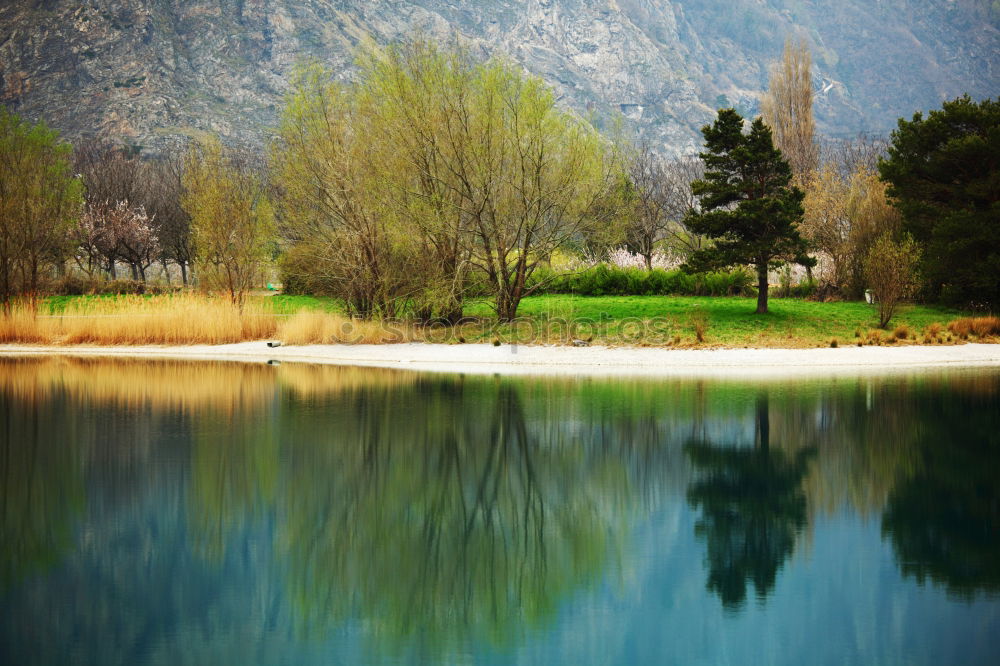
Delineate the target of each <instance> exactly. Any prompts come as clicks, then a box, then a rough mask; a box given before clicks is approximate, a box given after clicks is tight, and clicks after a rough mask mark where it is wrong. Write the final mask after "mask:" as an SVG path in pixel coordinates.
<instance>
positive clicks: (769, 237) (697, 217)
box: [684, 109, 815, 314]
mask: <svg viewBox="0 0 1000 666" xmlns="http://www.w3.org/2000/svg"><path fill="white" fill-rule="evenodd" d="M701 132H702V134H703V135H704V136H705V152H704V153H700V155H699V156H700V157H701V159H702V161H704V163H705V176H704V178H703V179H701V180H697V181H695V182H694V183H692V185H691V189H692V192H694V194H695V195H697V196H698V197H699V201H700V207H701V210H699V211H695V210H692V211H690V212H689V213H688V215H687V216H686V217H685V219H684V224H685V225H686V226H687V228H688V229H690V230H691V231H692V232H693V233H697V234H704V235H706V236H708V237H710V238H712V239H713V240H714V241H715V242H714V245H713V246H712V247H710V248H706V249H703V250H699V251H697V252H695V253H694V254H693V255H692V256H691V259H690V261H689V263H688V268H689V269H694V270H709V269H713V268H723V267H726V266H733V265H740V264H751V265H753V266H755V267H756V269H757V288H758V294H757V313H758V314H764V313H766V312H767V286H768V283H767V271H768V269H769V268H776V267H778V266H780V265H781V264H783V263H786V262H788V261H794V262H796V263H799V264H802V265H804V266H812V265H814V264H815V260H814V259H811V258H809V257H807V256H806V250H807V249H808V244H807V243H806V240H805V239H804V238H802V236H801V235H799V227H798V225H799V221H800V220H801V219H802V214H803V210H802V198H803V196H804V195H803V193H802V190H800V189H799V188H797V187H795V186H793V185H791V179H792V170H791V168H790V167H789V166H788V162H787V161H785V159H784V158H783V157H782V155H781V151H780V150H778V149H777V148H775V147H774V142H773V140H772V137H771V130H770V129H768V127H767V125H765V124H764V122H763V121H762V120H761V119H760V118H757V119H756V120H754V121H753V123H752V124H751V126H750V132H749V133H748V134H744V133H743V118H742V117H741V116H740V114H738V113H736V111H735V110H733V109H721V110H720V111H719V117H718V118H717V119H716V120H715V122H714V123H713V124H711V125H706V126H705V127H703V128H702V130H701Z"/></svg>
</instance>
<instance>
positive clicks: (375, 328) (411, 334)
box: [275, 311, 417, 345]
mask: <svg viewBox="0 0 1000 666" xmlns="http://www.w3.org/2000/svg"><path fill="white" fill-rule="evenodd" d="M275 337H277V338H278V339H279V340H281V341H282V342H284V343H285V344H288V345H310V344H387V343H393V342H408V341H411V340H415V339H417V335H416V330H415V329H414V328H413V327H412V326H408V325H406V324H400V323H393V322H381V321H363V320H359V319H349V318H347V317H343V316H340V315H337V314H331V313H327V312H308V311H303V312H297V313H296V314H294V315H292V316H291V317H289V318H288V319H286V320H285V321H283V322H281V324H280V325H279V326H278V331H277V334H276V336H275Z"/></svg>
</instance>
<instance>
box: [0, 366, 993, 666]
mask: <svg viewBox="0 0 1000 666" xmlns="http://www.w3.org/2000/svg"><path fill="white" fill-rule="evenodd" d="M998 396H1000V375H997V374H996V373H992V374H978V375H972V374H970V375H962V374H959V375H949V374H927V375H918V376H913V377H902V378H895V379H891V380H885V381H877V380H871V379H859V380H856V379H850V380H841V381H837V382H806V383H794V384H781V383H774V384H770V383H763V384H756V385H750V384H745V383H727V382H704V381H662V382H654V381H638V380H634V381H633V380H567V379H560V380H537V379H492V378H464V379H463V378H459V377H446V376H427V375H419V374H407V373H389V372H386V371H373V370H358V369H342V368H325V369H317V368H306V367H296V366H292V365H289V364H285V365H283V366H281V367H279V368H273V367H266V366H264V367H262V366H239V365H226V364H182V363H148V362H143V363H131V364H128V363H124V364H123V363H97V362H77V361H59V362H56V363H50V362H42V361H36V362H31V363H28V362H18V363H10V362H8V361H2V362H0V418H2V419H3V421H2V423H0V425H2V427H3V430H0V432H2V433H6V434H5V435H4V436H3V442H2V447H0V465H2V467H0V472H2V474H3V476H2V478H3V479H4V485H3V490H2V493H3V502H4V504H3V511H2V514H0V520H2V524H0V535H2V537H3V544H4V546H3V555H2V557H3V559H2V565H3V569H2V573H3V580H2V583H3V585H5V586H8V587H9V586H11V585H12V584H15V583H16V582H17V581H20V580H23V579H24V578H25V576H26V574H28V573H31V572H42V571H44V570H45V569H46V568H47V567H48V568H52V567H53V565H56V564H58V563H59V562H60V560H62V559H70V558H72V557H73V556H74V549H77V550H79V551H81V552H83V551H84V550H86V552H87V554H88V557H93V558H95V560H100V561H101V562H102V564H106V562H104V560H108V561H111V560H114V564H113V565H108V569H109V570H112V571H116V572H118V571H125V572H128V571H139V572H141V571H143V570H144V567H145V565H143V563H142V562H143V561H141V560H140V555H139V554H138V553H136V554H135V555H134V561H133V559H129V558H133V554H132V551H131V550H129V548H130V547H131V546H128V545H127V544H122V543H118V544H117V546H116V547H117V548H118V550H116V551H114V552H110V551H111V548H112V547H111V546H110V545H108V544H107V543H105V542H104V541H102V540H101V539H100V538H97V539H94V538H93V536H92V534H94V533H96V534H102V532H100V529H101V528H102V526H103V529H105V532H104V533H105V534H110V533H112V532H113V531H114V529H115V527H116V526H115V525H114V524H113V521H114V520H120V519H122V516H127V515H129V514H128V511H126V510H122V509H127V508H128V506H129V505H130V503H135V504H136V506H139V504H140V502H139V500H138V499H137V497H139V496H140V495H142V493H145V492H149V493H151V495H150V496H153V493H161V494H162V497H167V498H171V497H175V496H176V497H177V500H176V503H175V504H172V505H171V506H172V507H176V515H178V516H181V517H182V519H181V520H179V521H178V523H179V524H182V525H183V526H184V529H186V531H187V532H186V533H187V538H188V541H187V542H184V541H183V536H184V532H183V529H182V530H179V533H180V537H178V538H177V539H176V540H175V541H173V542H170V543H167V541H166V540H165V538H161V539H160V540H157V539H156V538H153V537H149V538H148V541H144V542H143V543H144V545H143V548H147V549H152V560H153V561H162V562H167V563H170V562H173V561H174V560H175V559H179V558H176V557H172V555H173V556H176V553H173V552H172V551H170V549H171V548H173V549H175V550H177V551H184V550H185V549H190V550H191V552H193V553H195V557H194V558H193V559H195V560H197V562H198V563H200V565H201V566H204V567H205V570H204V571H201V572H200V573H197V575H196V574H195V573H192V571H193V570H194V569H195V564H191V563H185V565H184V566H185V567H189V568H186V569H183V571H184V572H186V573H185V574H184V576H186V578H185V577H184V576H179V580H178V582H177V584H178V585H182V584H184V581H186V580H188V579H190V580H202V581H203V582H204V581H207V580H213V578H212V576H213V575H215V572H218V571H219V570H221V569H222V568H223V567H224V566H226V564H225V563H226V562H227V561H228V562H230V563H231V561H232V560H233V559H234V558H233V557H232V553H233V552H234V551H235V552H237V553H238V552H239V551H240V548H234V547H233V545H234V544H236V545H239V546H241V547H245V546H246V538H247V537H246V533H247V531H248V530H253V529H256V530H257V531H256V532H255V534H256V535H258V536H260V535H264V536H263V537H262V538H263V539H266V540H267V541H268V542H269V544H270V545H269V551H268V554H267V555H266V556H262V558H266V565H267V567H269V569H268V571H267V572H264V571H258V570H256V569H254V568H253V567H255V566H257V565H256V560H254V564H253V566H251V565H247V567H248V572H247V580H251V581H254V580H256V581H259V583H258V584H260V585H261V586H264V585H268V586H271V587H269V588H268V589H267V590H266V591H262V592H261V593H260V594H257V596H254V594H256V592H255V593H254V594H248V596H249V597H251V598H253V599H254V600H255V601H254V603H258V601H257V600H258V599H267V600H268V601H267V602H266V603H267V604H272V605H278V602H277V601H273V600H274V599H281V600H282V602H281V603H286V602H287V603H288V604H289V605H290V607H291V611H290V612H289V613H288V614H287V617H288V618H289V619H288V622H289V623H291V624H293V625H294V627H295V632H296V633H297V634H298V635H301V634H308V635H311V636H328V635H330V632H331V630H332V629H334V628H336V627H340V626H343V625H344V624H346V623H351V622H356V623H358V624H361V625H363V626H364V627H365V634H366V636H368V637H370V639H371V640H370V643H371V646H372V649H373V650H377V651H380V652H388V653H399V652H403V651H406V650H418V651H419V653H420V654H421V655H427V656H428V658H433V657H435V656H440V655H444V654H454V653H455V652H454V651H455V650H459V649H462V648H463V647H464V646H468V645H473V644H479V643H482V642H487V643H489V644H491V645H494V646H501V647H502V648H504V649H507V648H511V647H512V646H515V645H517V644H519V643H522V642H523V639H524V637H525V635H526V634H527V633H529V632H537V631H539V630H544V629H545V628H547V627H551V626H552V625H553V623H554V621H555V620H554V619H555V618H556V617H557V615H558V612H559V610H560V608H565V607H567V605H569V604H572V603H574V600H575V599H578V598H583V596H584V595H585V594H586V593H588V592H589V591H592V590H593V589H594V588H595V587H596V586H598V585H601V584H610V585H611V586H612V587H613V586H614V585H615V580H614V579H615V576H626V575H627V572H628V571H629V570H630V567H632V566H633V558H634V557H635V556H636V555H635V553H632V552H630V551H629V544H630V543H631V537H632V533H633V528H634V527H635V526H636V525H638V524H641V523H642V522H643V520H644V519H645V518H647V517H648V516H649V514H650V513H652V512H654V511H656V510H658V509H660V508H662V507H663V506H664V505H665V504H667V503H670V502H674V501H676V500H677V499H678V498H680V499H681V502H682V503H683V498H684V497H685V496H686V497H687V499H688V504H689V506H691V507H692V508H693V509H694V510H696V511H697V512H699V516H700V517H699V520H698V523H697V528H696V529H697V534H698V537H699V539H700V541H701V544H700V545H699V546H698V547H699V548H700V547H704V553H705V563H706V564H705V574H704V575H705V578H707V581H708V585H707V586H708V588H709V590H711V592H712V594H715V595H718V596H719V597H720V598H721V601H722V603H723V605H724V606H725V607H726V608H728V609H730V610H734V609H737V608H740V607H741V606H742V605H743V603H744V601H745V598H746V596H747V587H748V586H751V585H752V586H753V587H754V588H755V591H756V595H757V597H758V599H760V600H762V601H763V600H765V599H766V598H767V597H768V596H769V595H772V594H773V593H774V589H775V587H776V584H777V581H778V580H779V578H780V575H781V571H782V569H783V568H784V567H786V566H788V562H789V561H790V558H791V556H792V555H793V553H795V552H796V551H800V552H801V551H802V550H803V548H802V542H803V541H804V540H806V539H808V538H809V532H810V530H811V529H813V523H815V520H814V519H815V518H816V517H817V516H820V515H822V514H824V513H828V514H836V513H841V512H848V513H856V514H860V515H862V516H871V517H872V518H873V519H877V518H878V517H879V516H883V523H882V524H883V534H884V535H885V538H886V542H887V546H888V545H889V544H891V547H892V548H894V550H895V553H896V555H897V558H898V562H899V566H900V569H901V570H902V572H903V573H904V574H905V575H910V576H913V577H915V578H916V579H917V580H920V581H923V580H930V581H933V582H935V583H941V584H943V585H945V586H946V587H947V588H948V589H949V590H951V591H952V592H954V593H956V594H959V595H962V596H970V595H974V594H977V593H979V592H987V593H995V592H997V591H998V589H1000V575H998V568H997V562H998V559H1000V558H998V557H997V554H998V553H1000V543H998V525H1000V521H998V517H997V511H998V508H997V507H998V505H1000V487H998V483H997V479H998V478H1000V477H998V469H1000V460H998V450H1000V442H998V439H997V437H998V434H997V433H1000V422H998V419H1000V402H998ZM168 417H169V418H168ZM167 420H169V422H170V423H172V424H173V426H172V428H173V430H174V434H173V435H172V436H173V437H174V438H175V439H176V441H173V440H172V441H171V443H169V447H168V445H167V444H166V443H164V442H161V441H159V440H158V437H160V436H161V432H162V431H163V430H164V423H165V422H166V421H167ZM167 449H169V464H166V463H165V462H164V461H163V460H162V459H161V458H162V457H163V454H164V451H166V450H167ZM129 461H132V462H129ZM111 486H114V487H115V488H119V490H117V491H115V492H113V493H109V492H108V489H109V487H111ZM165 488H167V489H169V492H166V491H164V489H165ZM98 496H103V497H104V500H103V501H104V502H105V503H106V504H108V505H109V508H108V510H107V511H106V512H105V513H101V512H100V511H97V512H94V514H93V516H92V517H91V520H92V521H93V526H96V527H97V528H98V530H97V531H96V532H91V533H88V534H90V535H91V536H87V535H80V536H79V538H78V539H76V541H74V527H75V526H76V524H77V522H78V520H80V518H79V517H80V516H81V514H82V513H85V512H87V513H89V512H93V508H92V507H93V505H94V504H95V502H94V499H95V497H98ZM156 497H157V498H158V499H159V498H161V495H156ZM152 504H153V505H154V506H155V505H156V504H155V502H154V503H152ZM111 508H114V511H112V510H111ZM159 510H161V511H166V509H159ZM173 510H174V509H171V511H173ZM107 516H116V517H115V518H108V517H107ZM183 518H186V520H185V519H183ZM129 520H134V521H137V522H140V521H142V520H144V518H142V517H141V516H139V515H133V516H132V517H131V518H129ZM102 521H105V522H106V523H107V525H105V524H104V522H102ZM258 528H259V529H258ZM144 534H145V533H144ZM143 538H144V539H146V538H147V537H146V536H144V537H143ZM255 538H256V537H255ZM86 539H90V541H86ZM84 545H85V548H84ZM106 551H107V552H106ZM271 551H273V552H271ZM144 552H146V551H144ZM256 556H257V554H256V552H255V554H254V557H256ZM141 557H146V554H143V555H142V556H141ZM115 558H117V559H115ZM235 559H238V558H235ZM185 562H186V561H185ZM261 566H262V569H263V566H264V565H261ZM130 567H131V568H130ZM163 570H164V571H170V567H168V566H166V564H164V566H163ZM138 575H139V574H136V575H135V576H132V577H130V576H129V575H123V576H122V579H121V580H120V581H117V583H116V584H118V585H120V588H121V589H126V588H129V586H130V585H132V584H133V583H134V578H137V577H138ZM198 576H202V578H201V579H199V578H198ZM190 580H188V582H190ZM154 583H155V585H154ZM174 585H175V581H174V579H173V578H172V574H171V575H166V574H163V575H160V577H159V578H158V579H157V580H156V581H150V586H149V589H160V587H163V588H171V589H172V588H173V587H174ZM157 586H160V587H157ZM194 586H195V585H193V584H192V587H194ZM699 586H700V582H699ZM106 588H107V585H104V586H102V585H100V584H98V583H97V582H94V583H93V584H92V585H88V586H87V588H86V589H87V594H88V595H91V596H93V597H95V598H90V596H88V604H94V605H103V607H116V603H117V602H114V598H118V599H119V600H120V598H121V596H122V595H121V590H119V592H118V593H116V594H117V597H116V594H112V593H110V592H108V591H107V589H106ZM102 594H103V595H107V598H96V597H99V596H100V595H102ZM166 594H167V593H166V592H165V593H164V595H166ZM177 594H178V595H180V596H185V595H184V594H183V589H180V590H179V591H178V592H177ZM153 596H157V595H155V594H154V595H153ZM260 603H261V605H264V602H263V601H261V602H260ZM198 605H199V604H197V603H193V602H192V603H191V604H190V607H189V606H184V608H185V611H184V613H177V615H178V617H181V616H185V617H186V616H187V615H189V614H191V613H193V612H194V611H193V610H192V609H193V608H196V607H197V606H198ZM234 606H238V604H235V603H234ZM81 608H83V606H81ZM150 612H152V611H150ZM278 615H280V616H281V617H282V618H285V617H286V615H284V614H281V613H279V614H278ZM178 621H180V620H178ZM206 621H207V620H206ZM92 622H93V624H94V627H95V629H94V630H95V631H96V630H98V629H99V627H97V626H96V625H98V624H99V623H100V622H101V620H100V618H96V617H95V618H92ZM36 624H38V623H36ZM150 625H151V626H158V622H151V623H150ZM87 626H88V627H90V626H91V625H90V624H87ZM135 635H136V636H137V637H138V638H136V639H135V640H136V641H139V640H141V639H142V636H143V633H142V632H139V631H136V632H135ZM414 646H416V647H414Z"/></svg>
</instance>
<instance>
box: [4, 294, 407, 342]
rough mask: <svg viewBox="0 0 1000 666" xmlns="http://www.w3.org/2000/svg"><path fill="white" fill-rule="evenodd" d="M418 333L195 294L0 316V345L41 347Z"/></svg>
mask: <svg viewBox="0 0 1000 666" xmlns="http://www.w3.org/2000/svg"><path fill="white" fill-rule="evenodd" d="M417 334H418V329H416V328H414V327H412V326H406V325H394V324H389V323H382V322H377V321H361V320H357V319H351V318H349V317H345V316H343V315H340V314H336V313H326V312H308V311H303V312H299V313H297V314H294V315H290V316H282V315H275V314H274V313H273V312H270V311H269V309H268V308H267V306H266V304H265V303H260V302H253V301H251V302H249V303H247V304H245V305H244V306H243V308H242V309H240V308H237V307H236V306H234V305H233V304H232V303H230V302H229V300H228V299H225V298H215V297H210V296H205V295H202V294H181V295H166V296H152V297H143V296H119V297H116V298H99V299H97V298H95V299H81V300H76V301H72V302H70V303H69V304H68V305H67V306H66V308H65V309H64V310H63V311H62V312H60V313H58V314H53V315H49V314H45V313H44V312H39V313H37V314H36V313H35V312H34V311H33V310H32V309H30V308H29V307H27V306H23V305H15V306H14V307H13V308H12V309H11V312H10V313H8V314H5V315H0V343H21V344H43V345H45V344H47V345H76V344H94V345H189V344H225V343H232V342H247V341H253V340H264V339H270V338H277V339H279V340H282V341H283V342H284V343H285V344H290V345H302V344H333V343H341V344H359V343H376V344H381V343H389V342H405V341H409V340H414V339H417V337H418V335H417Z"/></svg>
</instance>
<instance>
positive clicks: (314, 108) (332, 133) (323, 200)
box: [271, 65, 415, 317]
mask: <svg viewBox="0 0 1000 666" xmlns="http://www.w3.org/2000/svg"><path fill="white" fill-rule="evenodd" d="M381 140H382V135H381V134H380V132H379V131H378V130H376V128H374V127H373V124H372V122H371V115H370V113H369V110H368V109H365V108H362V107H361V106H360V105H359V104H358V100H357V96H356V94H355V92H354V90H353V89H352V88H351V87H348V86H344V85H341V84H339V83H337V82H335V81H332V80H331V78H330V75H329V73H328V72H326V71H325V70H323V69H322V68H320V67H318V66H315V65H314V66H309V67H306V68H304V69H302V70H300V71H299V72H298V73H297V76H296V80H295V82H294V85H293V89H292V93H291V94H290V96H289V99H288V102H287V104H286V107H285V110H284V114H283V117H282V123H281V127H280V130H279V139H278V142H277V143H276V144H275V146H274V149H273V151H272V159H271V162H272V169H273V173H274V178H275V180H276V182H277V184H278V186H279V188H280V191H281V193H282V196H281V198H280V201H279V213H280V216H281V221H282V224H281V233H282V237H283V240H284V242H285V243H286V245H287V246H288V248H287V249H288V251H287V255H286V257H285V260H284V272H285V276H286V277H285V280H286V282H288V281H289V280H295V281H297V282H298V283H299V284H300V285H302V287H304V288H305V289H306V290H308V291H312V292H315V293H325V294H329V295H332V296H337V297H339V298H342V299H343V300H344V301H345V303H346V304H347V307H348V310H349V312H350V313H351V314H353V315H358V316H363V317H372V316H388V317H391V316H395V315H396V314H397V313H398V310H399V308H400V307H401V305H402V304H404V303H405V302H406V300H408V299H409V298H410V297H411V296H412V293H413V289H414V287H413V280H412V275H413V273H414V271H413V270H412V269H413V266H412V264H411V259H412V258H413V257H414V256H415V252H413V251H412V249H411V247H410V243H411V241H412V237H409V236H408V235H407V234H405V233H404V232H403V230H402V229H401V228H400V226H399V225H398V224H397V218H396V217H395V216H394V215H393V213H392V210H391V209H390V207H389V206H388V205H387V199H388V197H389V195H388V192H389V190H390V189H391V188H390V186H389V184H388V181H387V178H388V175H389V172H388V170H387V169H385V168H384V166H385V165H383V164H382V163H381V162H380V159H379V156H380V155H381V154H383V151H382V150H381V146H380V145H379V143H380V141H381Z"/></svg>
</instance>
